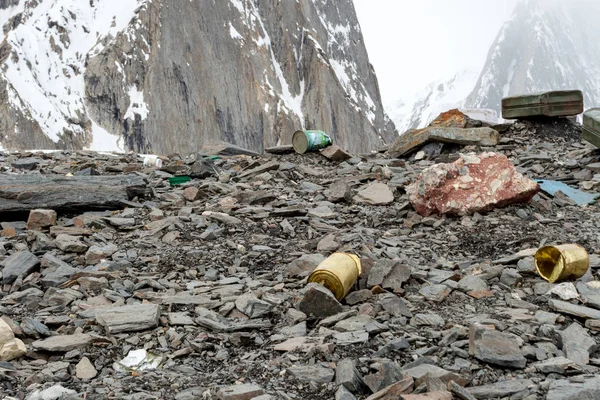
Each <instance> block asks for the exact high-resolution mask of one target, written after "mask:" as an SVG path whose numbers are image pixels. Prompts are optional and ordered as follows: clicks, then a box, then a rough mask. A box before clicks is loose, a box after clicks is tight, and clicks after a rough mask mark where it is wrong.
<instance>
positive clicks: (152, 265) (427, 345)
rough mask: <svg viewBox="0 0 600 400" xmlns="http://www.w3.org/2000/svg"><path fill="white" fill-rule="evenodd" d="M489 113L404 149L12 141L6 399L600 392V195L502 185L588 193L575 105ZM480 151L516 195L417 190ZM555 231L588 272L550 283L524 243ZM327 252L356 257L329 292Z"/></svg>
mask: <svg viewBox="0 0 600 400" xmlns="http://www.w3.org/2000/svg"><path fill="white" fill-rule="evenodd" d="M557 124H558V125H557ZM494 128H496V129H497V130H498V132H500V133H499V137H498V140H497V142H498V143H497V144H496V145H493V144H492V145H488V146H486V145H483V146H480V145H467V146H461V145H457V144H444V145H442V144H440V143H438V142H435V141H433V142H431V143H430V144H427V145H425V147H422V148H421V147H420V148H417V149H416V150H419V151H417V152H415V151H413V152H412V153H406V154H405V155H403V156H400V157H399V158H393V157H392V155H391V153H392V152H390V153H385V152H383V151H382V152H379V153H373V154H369V155H361V156H359V155H356V156H351V155H347V154H346V153H345V152H343V151H342V150H339V149H338V150H339V151H330V150H331V149H330V150H328V152H329V153H328V155H329V156H330V158H331V159H328V158H326V157H324V155H322V154H319V153H318V152H317V153H309V154H305V155H299V154H295V153H289V152H287V150H288V149H287V148H283V149H274V150H273V151H274V152H277V153H280V154H265V155H263V156H251V155H239V156H224V155H222V154H223V153H221V155H220V156H219V157H210V158H209V157H202V155H200V156H198V155H197V156H195V157H187V158H185V157H184V158H180V157H178V156H176V155H171V156H169V157H165V159H164V165H163V166H162V168H160V169H158V168H156V167H145V166H144V165H143V163H142V161H143V157H141V156H138V155H135V154H128V155H112V154H99V153H93V152H85V151H77V152H66V151H64V152H55V153H8V152H5V153H4V154H3V155H1V156H0V215H1V218H0V220H1V221H2V223H1V228H2V230H1V232H0V236H1V237H0V268H1V270H2V286H1V292H0V315H1V319H2V320H3V322H2V321H0V358H1V359H2V362H0V374H1V376H2V378H1V384H0V394H1V397H2V398H5V399H32V400H33V399H84V398H85V399H178V400H187V399H221V400H246V399H255V400H267V399H313V400H318V399H337V400H353V399H363V400H364V399H369V400H376V399H377V400H395V399H405V400H420V399H422V400H425V399H429V400H446V399H448V400H449V399H463V400H471V399H511V400H534V399H549V400H575V399H598V398H600V377H599V376H600V375H598V370H599V367H600V352H599V348H598V346H597V344H598V333H599V332H600V283H598V281H597V280H598V269H599V268H600V257H599V256H598V255H597V254H598V253H599V251H600V248H599V246H600V236H599V230H598V226H600V211H599V209H598V206H597V205H596V204H595V203H593V202H591V204H584V205H577V204H576V203H575V202H574V201H573V200H572V199H571V198H570V197H569V196H567V195H565V194H564V193H563V192H557V193H554V195H551V194H549V193H547V192H544V191H540V190H538V188H537V187H535V184H534V185H533V187H532V186H531V185H529V186H527V185H525V186H523V187H522V188H521V189H519V187H520V186H519V185H520V183H515V181H513V180H520V179H523V180H525V179H526V178H527V177H528V178H531V179H533V180H534V181H535V180H536V179H546V180H554V181H560V182H562V183H564V184H566V185H568V186H570V187H572V188H574V189H581V190H584V191H586V192H588V193H590V194H594V193H595V191H596V190H600V163H599V161H600V151H599V150H597V149H596V148H595V147H593V146H592V145H591V144H588V143H586V142H584V141H582V140H581V137H580V135H581V128H580V126H579V125H577V124H576V123H571V122H570V121H569V120H560V121H559V123H558V122H557V121H556V120H553V121H542V122H540V121H537V122H533V121H517V122H516V123H514V124H511V125H506V126H501V127H494ZM486 134H488V136H489V132H488V133H486ZM484 153H493V154H494V157H495V158H494V160H497V161H498V162H499V163H500V164H501V165H504V166H507V165H508V166H510V168H513V167H512V166H514V168H513V169H514V170H510V174H508V175H506V176H509V178H507V179H509V180H510V182H509V184H514V185H513V186H514V187H516V188H517V189H518V190H520V192H519V193H509V195H510V196H513V197H515V196H514V195H516V197H515V198H517V200H518V201H517V202H516V203H515V202H511V201H505V199H495V198H493V199H492V201H491V202H490V201H488V202H487V203H486V202H485V201H484V200H485V199H484V200H482V202H481V203H479V200H478V201H477V204H474V205H473V206H474V207H475V209H473V208H472V207H471V203H469V201H470V200H469V199H472V198H471V197H469V198H468V199H466V200H465V199H462V201H466V202H467V203H466V208H465V204H462V205H461V204H453V205H451V206H448V205H447V204H446V205H440V204H432V201H430V200H431V199H432V198H433V197H431V198H428V199H425V200H427V204H424V203H423V201H424V200H423V199H419V195H420V193H421V194H422V190H429V189H427V184H424V186H418V185H419V184H418V180H419V176H420V174H421V172H423V170H425V169H426V168H428V167H430V166H432V165H434V164H439V163H445V165H446V166H448V165H452V164H449V163H453V162H455V161H456V162H458V163H459V164H460V163H462V162H466V163H467V164H469V163H471V164H469V165H472V160H473V157H484V158H485V157H488V156H482V154H484ZM332 154H333V156H332ZM461 154H462V155H463V156H461ZM502 155H504V156H506V159H505V158H503V157H502ZM348 157H350V158H348ZM461 157H462V158H461ZM484 158H481V160H483V159H484ZM485 159H486V160H487V158H485ZM333 160H335V161H333ZM342 160H343V161H342ZM457 160H459V161H457ZM461 160H462V161H461ZM465 160H466V161H465ZM469 160H471V161H469ZM459 164H456V165H459ZM460 165H463V164H460ZM463 167H464V165H463ZM463 167H461V168H459V169H458V171H459V173H458V175H457V176H460V177H463V178H464V177H465V176H467V177H469V176H470V175H468V174H467V175H464V174H465V172H464V169H463ZM448 168H449V167H448ZM490 168H492V167H490ZM494 168H495V167H494ZM503 168H504V167H503ZM506 168H508V167H506ZM429 171H430V172H431V171H432V170H429ZM460 171H462V172H460ZM503 171H504V170H503ZM69 174H72V177H71V176H67V175H69ZM176 175H185V176H191V177H192V179H191V180H190V181H189V182H187V183H184V184H183V185H179V186H173V187H172V186H171V185H170V184H169V178H172V177H173V176H176ZM444 176H446V175H444ZM444 176H442V178H443V177H444ZM460 177H459V178H457V179H462V178H460ZM440 179H441V178H440ZM464 182H465V181H464V180H463V183H464ZM33 184H36V185H37V186H36V189H35V190H31V185H33ZM411 184H414V185H416V186H411ZM457 184H458V183H457ZM28 188H29V189H28ZM513 189H514V188H513ZM517 189H516V190H517ZM475 190H477V188H475ZM511 190H512V189H511ZM505 192H506V191H504V192H503V193H504V194H506V193H505ZM408 193H410V196H409V194H408ZM488 194H489V193H488ZM440 196H441V197H440V198H439V199H442V200H439V199H438V200H439V201H443V198H444V197H443V196H442V195H441V194H440ZM492 197H493V196H492ZM436 198H437V197H436ZM478 199H479V198H478ZM487 200H489V199H487ZM487 200H486V201H487ZM459 201H460V199H459ZM419 202H421V203H420V204H418V203H419ZM438 203H439V202H438ZM441 206H444V207H445V206H448V207H446V208H444V209H443V210H441V209H440V207H441ZM436 207H437V208H436ZM417 209H419V211H420V213H417V212H416V210H417ZM436 210H437V211H436ZM440 210H441V211H440ZM440 212H444V214H440ZM564 243H576V244H579V245H581V246H583V247H584V248H585V249H586V250H587V251H588V252H589V253H590V269H589V270H588V272H587V274H586V275H585V276H583V277H582V278H580V279H578V280H577V281H567V282H562V283H556V284H550V283H548V282H546V281H545V280H543V279H542V278H541V277H540V276H538V275H537V273H536V270H535V266H534V258H533V255H534V253H535V251H536V250H537V249H538V248H539V247H540V246H542V245H545V244H564ZM333 252H346V253H350V254H355V255H358V256H359V257H360V259H361V264H362V273H361V276H360V278H359V279H358V281H357V283H356V284H355V287H354V288H353V289H352V290H351V292H350V293H349V294H348V295H347V296H346V297H345V298H344V299H343V300H342V301H341V302H338V301H337V300H336V299H335V298H334V296H333V295H332V293H331V292H329V290H327V289H325V288H324V287H322V286H320V285H318V284H314V283H313V284H307V277H308V275H309V274H310V273H311V272H312V271H313V270H314V268H315V267H316V266H317V265H318V264H319V263H320V262H321V261H323V260H324V259H325V258H326V257H328V256H329V255H330V254H332V253H333Z"/></svg>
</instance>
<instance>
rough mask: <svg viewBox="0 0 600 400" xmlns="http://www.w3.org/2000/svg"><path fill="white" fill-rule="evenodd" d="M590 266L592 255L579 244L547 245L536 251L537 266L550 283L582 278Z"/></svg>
mask: <svg viewBox="0 0 600 400" xmlns="http://www.w3.org/2000/svg"><path fill="white" fill-rule="evenodd" d="M589 267H590V256H589V255H588V253H587V251H586V250H585V249H584V248H583V247H581V246H580V245H578V244H561V245H559V246H545V247H542V248H540V249H539V250H538V251H537V252H536V253H535V268H536V269H537V272H538V274H540V276H541V277H542V278H544V279H545V280H547V281H548V282H550V283H554V282H556V281H562V280H565V279H568V278H575V279H577V278H581V277H582V276H583V275H585V273H586V272H587V270H588V268H589Z"/></svg>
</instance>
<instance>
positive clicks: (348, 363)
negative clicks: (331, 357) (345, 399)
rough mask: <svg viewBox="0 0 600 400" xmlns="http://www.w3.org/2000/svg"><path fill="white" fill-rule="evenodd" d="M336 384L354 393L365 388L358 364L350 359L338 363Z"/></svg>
mask: <svg viewBox="0 0 600 400" xmlns="http://www.w3.org/2000/svg"><path fill="white" fill-rule="evenodd" d="M335 384H336V385H342V386H344V387H345V388H346V389H348V390H349V391H351V392H352V393H356V392H358V391H359V390H361V388H362V386H363V381H362V377H361V376H360V373H359V372H358V370H357V369H356V363H355V362H354V361H353V360H352V359H349V358H346V359H343V360H341V361H340V362H338V363H337V366H336V368H335Z"/></svg>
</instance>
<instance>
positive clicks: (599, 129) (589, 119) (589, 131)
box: [581, 108, 600, 148]
mask: <svg viewBox="0 0 600 400" xmlns="http://www.w3.org/2000/svg"><path fill="white" fill-rule="evenodd" d="M581 129H582V135H581V136H582V137H583V138H584V139H585V140H587V141H588V142H590V143H591V144H593V145H594V146H596V147H598V148H600V108H592V109H589V110H587V111H586V112H585V113H583V126H582V128H581Z"/></svg>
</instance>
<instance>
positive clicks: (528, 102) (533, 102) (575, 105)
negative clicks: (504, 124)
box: [502, 90, 583, 119]
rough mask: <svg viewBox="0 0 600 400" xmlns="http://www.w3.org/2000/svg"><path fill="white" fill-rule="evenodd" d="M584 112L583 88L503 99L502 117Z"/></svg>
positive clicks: (515, 117) (552, 115)
mask: <svg viewBox="0 0 600 400" xmlns="http://www.w3.org/2000/svg"><path fill="white" fill-rule="evenodd" d="M582 112H583V93H582V92H581V90H557V91H552V92H544V93H532V94H527V95H522V96H514V97H506V98H504V99H502V118H504V119H517V118H526V117H568V116H572V115H578V114H581V113H582Z"/></svg>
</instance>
